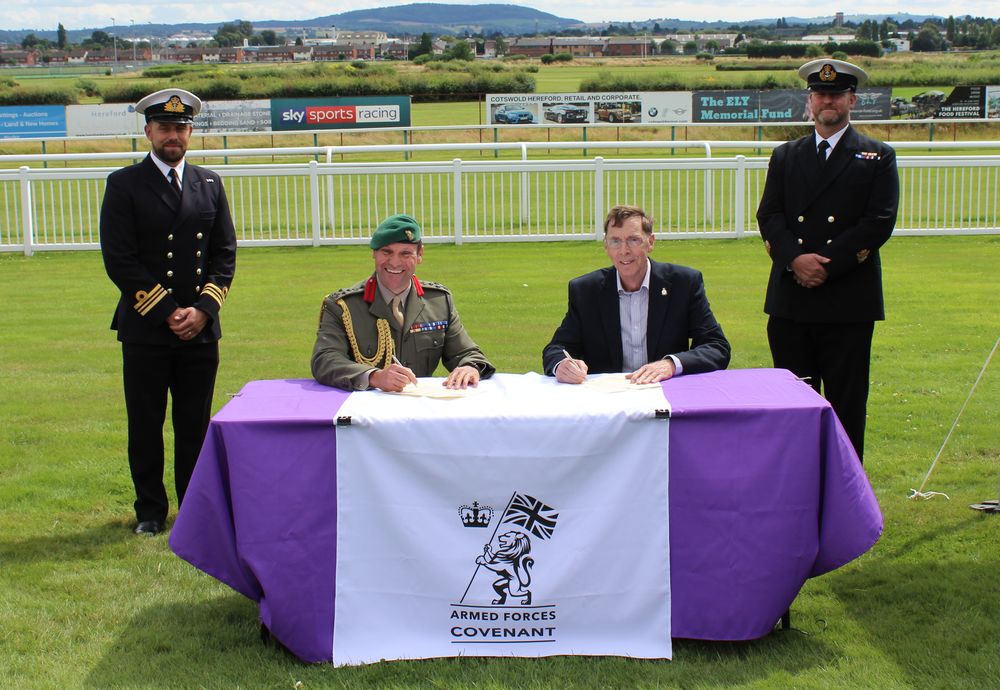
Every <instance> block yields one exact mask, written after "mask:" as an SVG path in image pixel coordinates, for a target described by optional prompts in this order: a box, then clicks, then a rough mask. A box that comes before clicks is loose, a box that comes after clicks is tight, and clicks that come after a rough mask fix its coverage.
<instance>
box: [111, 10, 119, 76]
mask: <svg viewBox="0 0 1000 690" xmlns="http://www.w3.org/2000/svg"><path fill="white" fill-rule="evenodd" d="M117 33H118V29H117V27H116V26H115V18H114V17H112V18H111V45H113V46H114V47H115V64H116V65H117V64H118V36H117V35H116V34H117Z"/></svg>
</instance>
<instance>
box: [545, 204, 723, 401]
mask: <svg viewBox="0 0 1000 690" xmlns="http://www.w3.org/2000/svg"><path fill="white" fill-rule="evenodd" d="M655 242H656V237H655V236H654V235H653V220H652V218H650V217H649V216H647V215H646V213H645V212H644V211H643V210H642V209H640V208H638V207H635V206H616V207H614V208H613V209H611V211H610V212H609V213H608V215H607V217H606V218H605V220H604V251H605V252H606V253H607V255H608V257H609V258H610V259H611V262H612V264H613V266H610V267H608V268H602V269H600V270H597V271H593V272H591V273H588V274H586V275H584V276H580V277H579V278H574V279H573V280H571V281H570V283H569V308H568V309H567V311H566V316H565V317H563V321H562V324H560V326H559V328H557V329H556V332H555V334H554V335H553V336H552V341H551V342H550V343H549V344H548V345H546V346H545V349H544V351H543V352H542V363H543V367H544V370H545V373H546V374H547V375H549V376H555V377H556V380H558V381H560V382H562V383H582V382H583V381H584V380H586V377H587V374H588V373H591V374H602V373H611V372H625V373H626V376H627V377H628V378H629V380H630V381H632V382H633V383H637V384H642V383H655V382H658V381H665V380H667V379H669V378H671V377H673V376H677V375H679V374H698V373H702V372H706V371H715V370H716V369H725V368H726V366H727V365H728V364H729V357H730V347H729V341H728V340H726V336H725V334H724V333H723V332H722V327H721V326H720V325H719V322H718V321H716V320H715V316H714V315H713V314H712V310H711V308H710V307H709V304H708V297H707V296H706V295H705V283H704V281H703V280H702V277H701V273H699V272H698V271H696V270H694V269H692V268H687V267H686V266H678V265H676V264H668V263H659V262H657V261H652V260H650V259H649V253H650V252H651V251H652V250H653V244H654V243H655Z"/></svg>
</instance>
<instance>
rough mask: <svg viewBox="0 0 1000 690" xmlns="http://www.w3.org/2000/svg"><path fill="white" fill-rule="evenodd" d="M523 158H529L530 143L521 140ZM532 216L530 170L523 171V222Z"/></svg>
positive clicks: (523, 159)
mask: <svg viewBox="0 0 1000 690" xmlns="http://www.w3.org/2000/svg"><path fill="white" fill-rule="evenodd" d="M521 160H522V161H525V162H527V160H528V145H527V144H526V143H524V142H523V141H522V142H521ZM530 217H531V203H530V201H529V196H528V171H527V170H525V171H524V172H522V173H521V223H522V224H524V223H527V222H528V219H529V218H530Z"/></svg>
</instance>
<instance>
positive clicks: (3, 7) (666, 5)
mask: <svg viewBox="0 0 1000 690" xmlns="http://www.w3.org/2000/svg"><path fill="white" fill-rule="evenodd" d="M403 4H409V3H408V2H407V1H406V0H298V2H295V3H288V5H289V6H290V5H294V11H290V10H289V9H286V7H287V6H286V7H282V6H279V7H275V3H274V2H271V1H265V0H240V1H236V2H234V1H231V0H222V1H221V2H204V1H203V0H202V1H201V2H194V1H191V0H147V1H146V2H126V3H122V2H94V1H93V0H2V4H0V29H14V30H16V29H41V30H55V28H56V26H57V25H58V24H59V23H62V24H63V26H65V27H66V28H67V29H71V30H73V29H95V28H104V27H108V26H112V24H114V25H116V26H120V27H123V28H122V30H121V35H122V36H127V35H128V33H127V31H128V30H129V29H130V28H131V26H132V25H133V24H134V25H136V26H139V25H141V24H143V23H146V22H152V23H166V24H176V23H180V22H209V23H214V22H218V23H220V24H221V23H222V22H225V21H232V20H234V19H245V20H248V21H251V22H254V21H263V20H267V19H275V20H289V21H290V22H291V21H293V20H296V19H299V20H302V19H311V18H313V17H323V16H326V15H330V14H338V13H340V12H347V11H350V10H359V9H369V8H373V7H386V6H392V5H403ZM457 4H470V5H472V4H484V3H478V2H461V1H460V0H459V2H458V3H457ZM507 4H514V5H523V6H525V7H532V8H534V9H537V10H541V11H543V12H549V13H551V14H555V15H558V16H562V17H572V18H574V19H579V20H581V21H585V22H603V21H636V20H645V19H659V18H677V19H696V20H707V21H714V20H722V21H726V22H729V21H732V22H739V21H742V20H748V19H764V18H772V17H806V18H809V17H819V16H832V15H833V14H834V13H835V12H838V11H839V12H843V13H844V14H848V15H850V14H883V13H884V14H891V15H896V14H902V13H907V14H917V15H924V14H936V15H940V16H945V17H946V16H948V15H949V14H951V15H954V16H956V17H960V16H965V15H967V14H968V15H972V16H974V17H980V16H981V17H994V18H996V17H997V16H998V15H1000V8H998V5H997V2H996V0H989V1H987V0H963V1H962V2H953V1H952V0H906V2H901V1H900V0H884V1H883V0H839V2H835V3H833V4H823V3H816V2H804V1H803V0H775V2H770V3H767V4H764V3H761V2H758V1H757V0H731V1H730V2H725V3H722V2H719V3H711V4H706V3H704V2H698V1H694V0H682V1H680V2H663V1H662V0H631V2H629V3H627V4H626V5H624V6H622V5H617V4H616V3H613V2H608V1H607V0H574V1H573V2H569V3H568V2H565V0H508V2H507ZM112 19H113V20H114V21H112Z"/></svg>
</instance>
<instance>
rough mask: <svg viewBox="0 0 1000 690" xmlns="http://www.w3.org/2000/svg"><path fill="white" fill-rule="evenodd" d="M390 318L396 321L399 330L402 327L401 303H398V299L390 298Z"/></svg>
mask: <svg viewBox="0 0 1000 690" xmlns="http://www.w3.org/2000/svg"><path fill="white" fill-rule="evenodd" d="M391 309H392V316H393V318H395V319H396V325H398V326H399V327H400V328H402V327H403V303H402V301H400V299H399V297H398V296H396V297H393V298H392V305H391Z"/></svg>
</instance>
